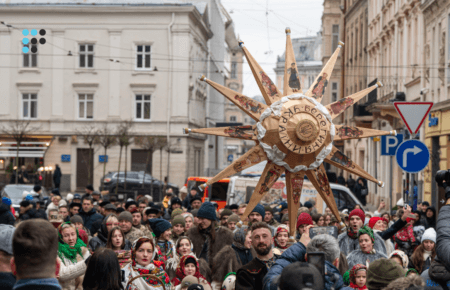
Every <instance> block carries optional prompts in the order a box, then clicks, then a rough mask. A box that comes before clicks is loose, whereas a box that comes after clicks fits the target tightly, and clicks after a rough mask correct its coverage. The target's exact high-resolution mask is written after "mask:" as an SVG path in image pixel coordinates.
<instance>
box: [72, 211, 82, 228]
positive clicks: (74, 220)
mask: <svg viewBox="0 0 450 290" xmlns="http://www.w3.org/2000/svg"><path fill="white" fill-rule="evenodd" d="M70 222H71V223H73V224H75V223H81V224H83V225H84V223H83V218H81V216H79V215H77V214H76V215H74V216H73V217H71V218H70Z"/></svg>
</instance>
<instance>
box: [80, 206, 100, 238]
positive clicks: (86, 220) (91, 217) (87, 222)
mask: <svg viewBox="0 0 450 290" xmlns="http://www.w3.org/2000/svg"><path fill="white" fill-rule="evenodd" d="M78 214H79V215H80V216H81V218H82V219H83V225H84V226H85V227H86V228H87V229H88V230H89V232H91V233H93V232H94V229H93V226H92V225H93V223H94V222H95V221H98V220H101V219H103V216H102V215H101V214H99V213H97V212H96V211H95V209H91V210H90V211H89V212H85V211H84V210H83V209H81V210H80V212H79V213H78Z"/></svg>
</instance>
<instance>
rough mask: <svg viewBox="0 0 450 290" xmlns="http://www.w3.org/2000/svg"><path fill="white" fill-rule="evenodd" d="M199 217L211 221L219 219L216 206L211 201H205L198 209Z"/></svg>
mask: <svg viewBox="0 0 450 290" xmlns="http://www.w3.org/2000/svg"><path fill="white" fill-rule="evenodd" d="M194 216H195V215H194ZM197 217H199V218H204V219H208V220H211V221H215V220H217V215H216V207H215V206H214V204H212V203H211V202H209V201H207V202H205V203H203V204H202V206H201V207H200V209H199V210H198V213H197Z"/></svg>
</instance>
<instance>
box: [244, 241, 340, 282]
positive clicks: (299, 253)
mask: <svg viewBox="0 0 450 290" xmlns="http://www.w3.org/2000/svg"><path fill="white" fill-rule="evenodd" d="M305 254H306V247H305V246H304V245H303V244H302V243H301V242H297V243H295V244H293V245H292V246H290V247H289V248H288V249H287V250H286V251H285V252H284V253H283V255H281V257H279V258H278V259H277V261H276V262H275V265H273V266H272V268H270V270H269V272H268V273H267V274H266V276H265V277H264V279H263V285H264V288H263V289H264V290H277V289H278V280H279V279H278V277H279V276H280V275H281V272H282V271H283V269H284V268H285V267H287V266H288V265H290V264H292V263H295V262H305ZM325 266H326V273H327V274H326V275H325V289H331V287H332V286H333V285H335V284H334V283H336V285H335V288H334V289H336V290H339V289H341V288H342V287H343V286H344V280H343V279H342V276H341V275H340V273H339V270H338V269H337V268H336V267H335V266H334V265H333V264H331V263H330V262H328V261H325ZM333 280H336V282H332V281H333ZM236 289H237V288H236Z"/></svg>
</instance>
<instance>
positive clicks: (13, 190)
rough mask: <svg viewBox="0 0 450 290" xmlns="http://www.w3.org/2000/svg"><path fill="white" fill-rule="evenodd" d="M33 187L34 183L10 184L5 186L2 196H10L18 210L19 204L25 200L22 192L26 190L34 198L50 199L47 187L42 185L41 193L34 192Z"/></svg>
mask: <svg viewBox="0 0 450 290" xmlns="http://www.w3.org/2000/svg"><path fill="white" fill-rule="evenodd" d="M33 188H34V185H32V184H8V185H6V186H5V187H4V188H3V190H2V192H1V197H4V196H6V197H9V198H10V199H11V202H12V206H13V207H14V209H15V210H16V211H17V210H19V204H20V202H21V201H22V200H23V198H22V194H23V192H24V191H28V192H29V193H30V194H31V195H32V196H33V199H34V200H47V199H49V195H48V193H47V191H46V190H45V188H43V187H42V191H41V195H39V194H37V193H36V192H34V190H33Z"/></svg>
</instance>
